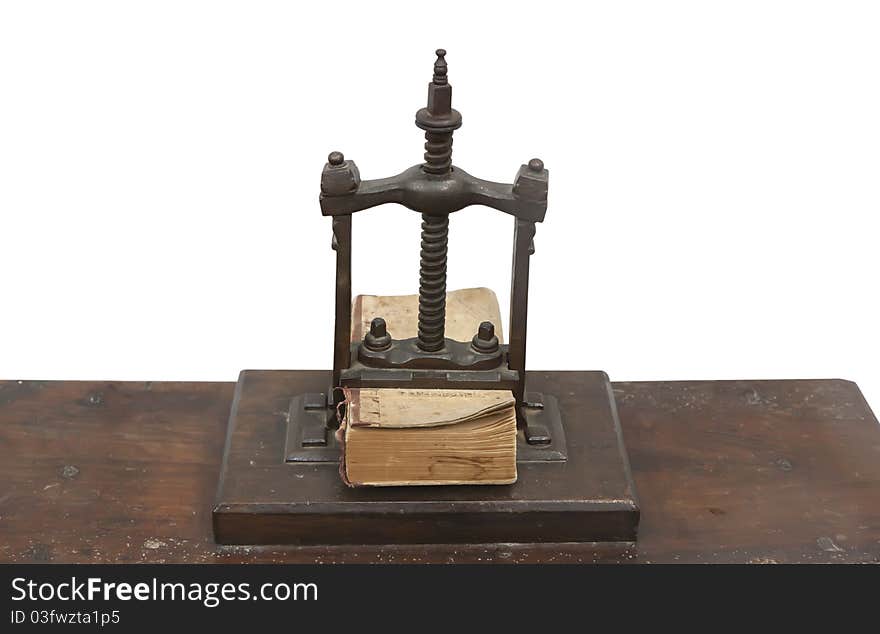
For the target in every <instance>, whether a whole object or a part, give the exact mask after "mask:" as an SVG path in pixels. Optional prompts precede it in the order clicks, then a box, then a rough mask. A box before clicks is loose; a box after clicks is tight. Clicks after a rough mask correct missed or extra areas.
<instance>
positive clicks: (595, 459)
mask: <svg viewBox="0 0 880 634" xmlns="http://www.w3.org/2000/svg"><path fill="white" fill-rule="evenodd" d="M527 381H528V384H527V385H528V389H529V390H530V391H539V392H543V393H545V394H549V395H553V396H555V397H556V399H557V400H558V403H559V409H560V412H561V415H562V422H563V425H564V426H565V435H566V444H567V451H568V456H567V460H565V461H556V462H522V461H520V462H519V463H518V465H517V469H518V472H519V477H518V480H517V482H516V483H515V484H512V485H507V486H448V487H381V488H366V489H350V488H348V487H346V486H345V485H344V484H343V483H342V481H341V479H340V477H339V472H338V467H337V465H335V464H332V463H320V462H287V461H286V455H285V441H286V435H287V417H288V412H289V405H290V400H291V398H292V397H294V396H296V395H298V394H305V393H313V392H322V391H324V390H325V389H326V386H327V385H328V384H329V382H330V373H329V372H328V373H327V374H326V375H324V376H322V375H320V374H318V373H315V372H306V371H296V370H291V371H279V370H266V371H260V370H246V371H244V372H242V373H241V375H240V377H239V380H238V384H237V386H236V390H235V397H234V400H233V404H232V411H231V414H230V419H229V426H228V430H227V438H226V447H225V450H224V456H223V464H222V468H221V474H220V484H219V487H218V491H217V498H216V504H215V506H214V510H213V524H214V538H215V540H216V541H217V542H218V543H221V544H407V543H408V544H419V543H447V544H448V543H497V542H504V543H531V542H577V541H589V542H596V541H632V540H635V538H636V530H637V527H638V522H639V507H638V502H637V499H636V494H635V487H634V485H633V482H632V476H631V475H630V468H629V462H628V460H627V456H626V450H625V448H624V445H623V440H622V437H621V430H620V423H619V421H618V418H617V409H616V407H615V404H614V397H613V395H612V392H611V386H610V384H609V382H608V377H607V375H605V373H604V372H531V373H529V374H528V378H527Z"/></svg>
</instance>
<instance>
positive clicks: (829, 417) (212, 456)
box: [0, 380, 880, 563]
mask: <svg viewBox="0 0 880 634" xmlns="http://www.w3.org/2000/svg"><path fill="white" fill-rule="evenodd" d="M233 387H234V384H233V383H112V382H111V383H107V382H39V381H22V382H18V381H7V382H2V383H0V561H3V562H46V561H52V562H394V563H404V562H486V561H496V562H541V561H546V562H593V561H601V562H685V561H689V562H768V563H769V562H878V561H880V426H878V425H877V420H876V418H875V417H874V415H873V414H872V413H871V411H870V408H869V407H868V405H867V403H865V400H864V398H863V397H862V395H861V393H860V392H859V390H858V388H857V387H856V385H855V384H853V383H850V382H847V381H841V380H805V381H705V382H648V383H617V384H615V385H614V387H615V395H616V398H617V404H618V408H619V411H620V416H621V422H622V425H623V429H624V437H625V440H626V445H627V448H628V450H629V456H630V461H631V464H632V469H633V474H634V477H635V480H636V487H637V489H638V492H639V498H640V502H641V509H642V518H641V524H640V535H639V541H638V542H637V543H609V544H536V545H514V544H493V545H461V544H456V545H449V546H443V545H431V546H405V547H404V546H336V547H332V548H328V547H320V546H318V547H285V548H277V547H236V546H216V545H215V544H214V543H213V541H212V537H211V523H210V521H211V505H212V502H213V497H214V492H215V487H216V481H217V475H218V473H219V469H220V457H221V454H222V450H223V441H224V437H223V434H224V431H225V428H226V422H227V416H228V412H229V406H230V402H231V398H232V391H233ZM270 406H272V405H271V404H270Z"/></svg>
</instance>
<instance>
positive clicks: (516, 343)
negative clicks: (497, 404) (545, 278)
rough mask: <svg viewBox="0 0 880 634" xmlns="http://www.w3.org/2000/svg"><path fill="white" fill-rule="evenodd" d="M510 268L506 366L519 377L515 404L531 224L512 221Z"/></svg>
mask: <svg viewBox="0 0 880 634" xmlns="http://www.w3.org/2000/svg"><path fill="white" fill-rule="evenodd" d="M514 222H515V223H516V224H515V225H514V229H513V266H512V269H513V270H512V271H511V279H510V347H509V349H508V357H507V361H508V366H509V367H510V369H511V370H516V371H517V372H518V373H519V380H518V381H517V386H516V389H515V390H514V394H513V395H514V397H515V398H516V402H517V404H518V405H519V404H522V403H523V402H524V401H525V383H526V329H527V325H528V323H527V322H528V313H529V257H530V256H531V255H532V253H534V252H535V246H534V243H533V241H532V240H533V238H534V237H535V223H534V222H530V221H528V220H520V219H519V218H517V219H516V220H515V221H514Z"/></svg>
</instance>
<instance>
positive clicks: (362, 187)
mask: <svg viewBox="0 0 880 634" xmlns="http://www.w3.org/2000/svg"><path fill="white" fill-rule="evenodd" d="M445 54H446V53H445V51H443V50H438V51H437V60H436V62H435V63H434V76H433V79H432V81H431V83H430V84H429V86H428V102H427V107H425V108H422V109H420V110H419V111H418V112H417V113H416V119H415V122H416V125H417V126H418V127H419V128H420V129H422V130H423V131H424V133H425V139H426V142H425V162H424V163H423V164H420V165H415V166H413V167H410V168H409V169H407V170H405V171H403V172H402V173H400V174H398V175H397V176H392V177H389V178H383V179H376V180H361V178H360V175H359V172H358V168H357V166H356V165H355V163H354V162H353V161H351V160H347V159H345V157H344V156H343V155H342V154H341V153H339V152H332V153H331V154H330V155H329V157H328V161H327V163H326V164H325V166H324V170H323V173H322V175H321V195H320V205H321V211H322V213H323V214H324V215H325V216H330V217H331V219H332V227H333V240H332V247H333V249H334V250H335V251H336V311H335V315H336V322H335V330H334V342H333V350H334V351H333V370H332V372H330V371H328V372H327V373H326V375H325V378H324V379H321V380H316V379H315V373H314V372H307V371H296V370H293V371H254V370H245V371H243V372H242V373H241V375H240V377H239V380H238V384H237V386H236V391H235V397H234V400H233V405H232V411H231V414H230V420H229V426H228V431H227V439H226V447H225V453H224V457H223V466H222V470H221V475H220V483H219V487H218V491H217V498H216V504H215V507H214V511H213V522H214V535H215V539H216V541H217V542H219V543H227V544H332V543H350V544H358V543H362V544H366V543H460V542H470V543H485V542H536V541H548V542H568V541H632V540H634V539H635V538H636V530H637V527H638V521H639V508H638V502H637V499H636V494H635V489H634V485H633V482H632V477H631V475H630V469H629V463H628V459H627V455H626V450H625V447H624V445H623V440H622V437H621V430H620V424H619V422H618V419H617V411H616V407H615V403H614V396H613V394H612V391H611V386H610V383H609V381H608V377H607V375H606V374H605V373H604V372H597V371H593V372H527V371H526V326H527V312H528V284H529V258H530V256H531V255H532V254H533V253H534V244H533V238H534V235H535V223H538V222H542V221H543V220H544V215H545V212H546V210H547V191H548V179H549V173H548V170H547V169H545V167H544V164H543V162H542V161H541V160H539V159H532V160H530V161H529V162H528V163H527V164H525V165H522V166H521V167H520V168H519V171H518V172H517V174H516V177H515V179H514V182H513V184H505V183H494V182H489V181H485V180H482V179H479V178H476V177H474V176H471V175H470V174H468V173H467V172H465V171H464V170H462V169H460V168H458V167H457V166H454V165H453V164H452V136H453V133H454V131H455V130H456V129H458V128H459V127H460V126H461V123H462V119H461V115H460V114H459V112H458V111H456V110H454V109H453V108H452V86H451V85H450V84H449V82H448V80H447V65H446V61H445ZM385 203H397V204H399V205H402V206H404V207H406V208H408V209H411V210H413V211H416V212H417V213H420V214H421V216H422V234H421V258H420V270H419V292H418V300H417V301H418V312H417V315H418V317H417V330H416V331H415V336H411V337H405V338H397V339H395V338H394V335H395V330H396V328H397V326H396V325H393V324H392V323H391V322H390V320H389V322H386V320H385V319H384V318H383V315H378V314H377V315H367V314H363V315H360V314H359V312H358V311H359V310H360V311H363V310H366V308H365V306H366V304H364V303H363V302H361V301H358V302H356V306H357V308H358V310H356V311H355V315H356V320H355V321H356V322H359V321H360V320H361V317H363V319H364V321H365V322H366V323H368V324H369V327H368V329H367V330H366V332H364V333H361V328H360V327H359V324H358V323H355V324H354V326H355V327H354V329H353V320H352V294H351V279H352V272H351V241H352V231H351V228H352V214H354V213H356V212H359V211H363V210H366V209H369V208H372V207H376V206H377V205H382V204H385ZM471 205H485V206H487V207H491V208H494V209H497V210H499V211H501V212H504V213H506V214H509V215H510V216H512V217H513V222H514V238H513V266H512V279H511V291H510V319H509V329H510V336H509V343H506V344H505V343H502V342H501V341H500V340H499V337H498V335H497V334H496V328H497V329H498V331H499V332H500V326H501V324H500V323H493V322H492V321H489V320H483V321H481V322H479V323H478V324H475V327H474V328H473V331H472V332H473V336H472V337H468V338H466V339H464V340H455V339H453V338H450V337H447V336H446V334H447V333H446V321H447V291H446V265H447V261H446V254H447V239H448V227H449V216H450V214H452V213H454V212H457V211H460V210H462V209H464V208H466V207H469V206H471ZM493 301H494V296H493ZM496 305H497V302H496ZM559 309H560V310H563V309H564V307H563V306H561V305H560V307H559ZM479 310H480V309H479V308H478V309H476V312H479ZM492 312H493V311H492V310H489V311H488V313H487V314H491V313H492ZM494 312H495V313H497V308H496V309H495V310H494ZM353 332H354V335H353ZM361 334H363V336H361ZM551 343H553V345H556V344H555V343H554V342H549V341H546V342H541V341H539V342H538V345H551ZM346 386H351V387H398V388H432V389H449V390H454V389H500V390H510V391H511V392H513V394H514V396H515V399H516V402H517V403H518V407H517V424H518V439H517V466H518V472H519V477H518V480H517V482H516V483H515V484H512V485H504V486H493V485H482V486H473V485H471V486H439V487H437V486H434V487H377V488H366V489H351V488H348V487H346V486H345V485H344V484H343V483H342V481H341V479H340V477H339V474H338V472H337V465H338V462H339V457H340V456H339V453H340V449H339V446H338V444H337V440H336V438H335V436H334V433H333V432H334V428H335V427H336V425H337V422H338V419H337V408H339V407H340V406H344V403H342V390H341V389H339V388H341V387H346Z"/></svg>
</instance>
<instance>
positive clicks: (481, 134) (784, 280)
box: [0, 0, 880, 405]
mask: <svg viewBox="0 0 880 634" xmlns="http://www.w3.org/2000/svg"><path fill="white" fill-rule="evenodd" d="M878 34H880V8H878V5H877V4H876V3H871V2H864V3H857V2H840V1H837V2H805V1H798V2H771V1H767V0H764V1H761V2H743V1H740V2H725V3H719V2H714V3H707V2H625V3H624V2H618V3H610V2H609V3H574V2H564V3H549V2H529V3H517V2H509V1H508V2H467V3H456V2H450V1H447V2H442V3H429V2H400V3H388V2H386V3H379V2H357V3H347V2H342V1H340V0H334V1H333V2H286V3H267V2H239V3H228V2H182V1H176V2H156V1H152V2H139V3H122V2H4V3H3V4H2V5H0V217H2V234H0V274H2V278H0V279H2V285H0V377H2V378H7V379H19V378H22V379H23V378H44V379H145V380H146V379H151V380H161V379H169V380H222V381H231V380H234V379H235V378H236V376H237V373H238V371H239V370H240V369H242V368H327V367H329V366H330V363H331V345H332V344H331V336H332V314H333V313H332V311H333V275H334V254H333V252H332V251H331V250H330V221H329V220H328V219H326V218H322V217H321V214H320V211H319V209H318V204H317V194H318V183H319V177H320V172H321V168H322V165H323V163H324V161H325V159H326V155H327V153H328V152H329V151H330V150H333V149H339V150H342V151H344V152H345V154H346V156H347V157H348V158H351V159H354V160H356V161H357V163H358V165H359V167H360V169H361V174H362V176H363V177H365V178H375V177H380V176H386V175H390V174H394V173H397V172H399V171H401V170H402V169H403V168H405V167H408V166H409V165H411V164H413V163H417V162H419V161H420V160H421V153H422V143H423V139H422V133H421V132H420V131H419V130H417V129H416V127H415V126H414V125H413V115H414V113H415V111H416V110H417V109H418V108H419V107H421V106H422V105H424V100H425V96H426V85H427V82H428V81H429V80H430V75H431V66H432V63H433V59H434V56H433V50H434V49H435V48H436V47H438V46H442V47H445V48H447V49H448V51H449V54H448V62H449V69H450V70H449V73H450V79H451V83H452V85H453V86H454V105H455V107H456V108H458V109H459V110H460V111H461V112H462V114H463V116H464V127H463V128H462V129H461V130H459V131H458V132H457V133H456V136H455V139H456V141H455V155H454V160H455V163H456V164H457V165H459V166H461V167H462V168H464V169H466V170H468V171H469V172H471V173H472V174H474V175H477V176H480V177H483V178H487V179H491V180H503V181H509V180H511V179H512V178H513V176H514V174H515V173H516V170H517V168H518V167H519V165H520V164H521V163H523V162H525V161H527V160H528V159H529V158H531V157H533V156H540V157H541V158H542V159H544V161H545V163H546V165H547V167H548V168H549V169H550V173H551V182H550V207H549V210H548V212H547V219H546V222H545V223H544V224H543V225H540V226H539V227H538V233H537V236H536V239H535V243H536V247H537V252H536V254H535V256H534V257H533V258H532V287H531V288H532V292H531V305H530V308H531V310H530V314H529V326H530V327H529V365H530V367H532V368H536V369H540V368H544V369H604V370H606V371H607V372H608V373H609V374H610V375H611V377H612V378H613V379H616V380H651V379H726V378H797V377H803V378H815V377H828V378H830V377H842V378H847V379H852V380H855V381H857V382H858V383H859V384H860V385H861V387H862V389H863V391H864V392H865V394H866V396H867V397H868V400H869V401H873V402H874V403H875V405H876V404H877V403H878V402H880V369H878V364H877V359H878V358H880V335H878V332H877V324H878V322H880V301H878V290H877V272H878V269H880V266H878V264H880V254H878V253H877V247H876V245H877V236H878V220H877V216H878V212H880V187H878V174H880V116H878V115H880V81H878V66H880V36H878ZM354 228H355V243H354V245H355V246H354V248H355V276H354V277H355V279H354V284H355V291H356V292H372V293H411V292H415V291H416V288H417V284H418V270H417V269H418V233H419V221H418V217H417V215H416V214H414V213H413V212H410V211H408V210H405V209H403V208H401V207H388V208H382V209H379V210H376V211H374V212H372V213H370V212H368V213H366V214H364V215H363V216H361V215H359V216H358V217H356V219H355V227H354ZM487 231H491V232H493V233H494V234H496V235H497V239H494V240H493V241H492V244H491V245H490V246H491V249H490V250H487V245H486V243H485V240H484V239H483V237H484V236H485V235H486V232H487ZM510 239H511V220H510V219H509V218H508V217H506V216H503V215H501V214H498V213H497V212H492V211H489V210H486V209H483V208H470V209H467V210H464V211H462V212H459V213H457V214H455V215H454V216H453V218H452V231H451V240H452V242H451V247H450V281H449V286H450V288H460V287H466V286H476V285H486V286H490V287H492V288H494V289H495V290H496V291H497V292H498V294H499V297H500V298H501V300H502V304H503V312H505V313H506V306H507V299H508V285H509V271H510V260H509V258H510V255H509V253H510ZM505 327H506V324H505ZM561 332H567V333H568V336H569V337H570V341H571V343H570V345H565V346H563V345H560V343H559V342H560V333H561Z"/></svg>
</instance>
